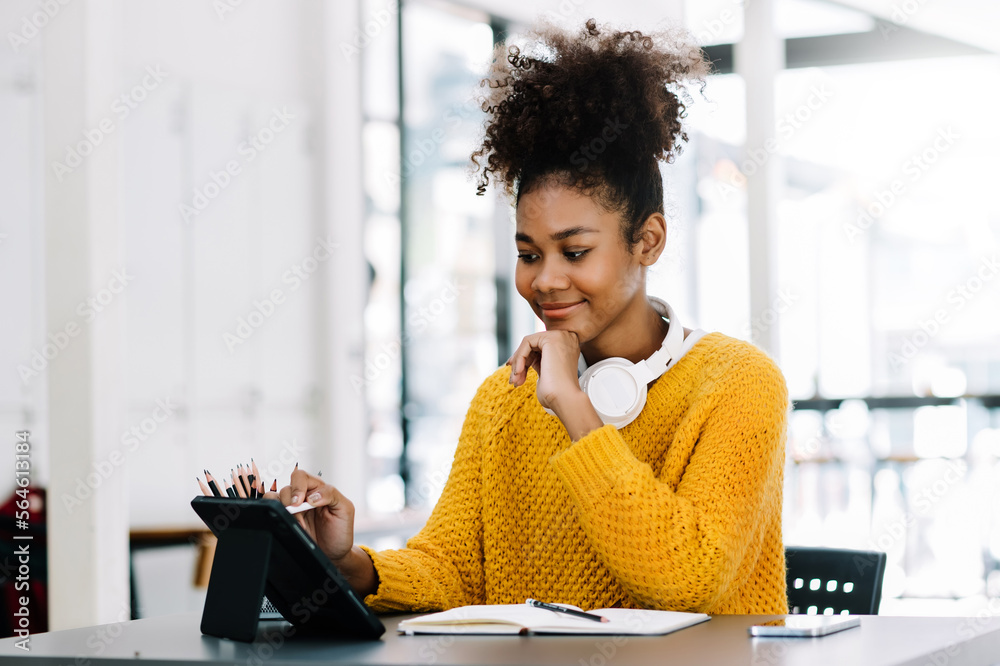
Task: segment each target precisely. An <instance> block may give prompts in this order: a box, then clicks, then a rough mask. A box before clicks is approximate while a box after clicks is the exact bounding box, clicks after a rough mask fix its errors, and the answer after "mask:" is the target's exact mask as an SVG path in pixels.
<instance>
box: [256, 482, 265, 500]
mask: <svg viewBox="0 0 1000 666" xmlns="http://www.w3.org/2000/svg"><path fill="white" fill-rule="evenodd" d="M263 496H264V479H257V497H263Z"/></svg>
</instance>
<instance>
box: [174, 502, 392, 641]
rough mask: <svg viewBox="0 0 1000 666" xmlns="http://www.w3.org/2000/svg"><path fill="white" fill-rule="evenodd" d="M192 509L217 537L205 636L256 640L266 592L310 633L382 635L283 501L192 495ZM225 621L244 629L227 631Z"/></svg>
mask: <svg viewBox="0 0 1000 666" xmlns="http://www.w3.org/2000/svg"><path fill="white" fill-rule="evenodd" d="M191 506H192V508H193V509H194V510H195V512H196V513H197V514H198V516H199V517H200V518H201V519H202V520H203V521H204V523H205V524H206V525H207V526H208V528H209V529H210V530H212V533H213V534H215V536H216V537H218V539H219V544H218V546H217V548H216V555H215V561H214V562H213V565H212V580H211V581H210V582H209V593H208V596H207V597H206V599H205V612H204V614H203V616H202V632H203V633H206V634H209V635H213V636H221V637H224V638H234V639H236V640H253V636H252V634H254V633H255V632H256V627H257V618H258V616H259V613H260V604H261V599H262V596H263V595H264V594H266V596H267V599H268V600H270V602H271V603H272V604H274V607H275V608H277V610H278V611H279V612H280V613H281V615H282V616H284V618H285V619H286V620H288V621H289V622H291V623H292V624H293V625H295V626H296V627H297V628H301V629H303V630H306V633H310V634H317V633H318V634H322V635H325V636H336V637H343V638H353V639H366V640H371V639H377V638H379V637H380V636H381V635H382V634H383V633H384V632H385V626H384V625H383V624H382V622H381V621H380V620H379V619H378V616H376V615H375V613H373V612H372V610H371V609H369V608H368V607H367V606H366V605H365V604H364V603H363V602H362V601H361V600H360V599H359V598H358V597H357V595H356V594H355V593H354V590H353V589H351V586H350V585H349V584H348V583H347V581H346V580H345V579H344V577H343V575H341V573H340V571H338V570H337V567H335V566H334V565H333V563H332V562H331V561H330V558H328V557H327V556H326V554H325V553H323V551H322V550H320V549H319V547H318V546H317V545H316V543H315V542H314V541H313V540H312V538H311V537H310V536H309V535H308V533H306V531H305V530H304V529H302V526H301V525H299V523H298V521H297V520H296V519H295V517H294V516H292V515H291V514H289V512H288V511H287V510H286V509H285V507H284V506H283V505H282V504H281V502H279V501H277V500H273V499H232V498H228V497H195V498H194V499H193V500H192V501H191ZM262 573H264V574H265V575H263V576H262V575H261V574H262ZM261 578H262V579H263V580H260V579H261ZM241 618H246V619H245V620H244V619H241ZM249 618H252V622H250V619H249ZM227 624H228V625H233V624H240V626H239V627H238V628H236V629H232V630H230V629H229V627H227ZM206 629H207V630H206Z"/></svg>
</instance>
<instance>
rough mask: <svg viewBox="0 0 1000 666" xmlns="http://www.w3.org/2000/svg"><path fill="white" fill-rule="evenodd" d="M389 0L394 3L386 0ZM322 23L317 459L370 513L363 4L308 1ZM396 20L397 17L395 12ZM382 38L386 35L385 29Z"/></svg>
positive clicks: (317, 57)
mask: <svg viewBox="0 0 1000 666" xmlns="http://www.w3.org/2000/svg"><path fill="white" fill-rule="evenodd" d="M387 6H388V5H387ZM306 16H313V17H315V20H316V26H317V27H316V28H315V29H312V28H310V27H309V26H308V25H307V26H305V27H304V29H305V30H308V31H310V36H309V38H308V39H307V40H304V48H305V49H307V50H311V54H308V57H310V58H312V59H313V62H312V65H313V66H314V67H315V69H313V70H311V73H312V75H313V77H314V81H315V83H316V84H317V85H316V86H315V90H317V91H318V92H319V94H318V95H317V96H316V97H314V98H313V105H314V110H315V114H314V119H315V120H314V123H315V126H314V130H315V132H314V135H313V136H314V137H315V144H316V154H315V169H316V179H315V181H314V183H315V188H316V193H317V194H316V197H315V198H314V201H315V202H316V216H317V224H316V229H317V233H319V234H322V235H323V236H324V237H325V236H327V235H329V237H330V238H331V239H332V240H333V241H334V242H335V243H337V244H338V245H339V247H338V248H337V250H336V251H335V255H334V259H333V261H332V262H331V265H330V267H329V268H328V269H327V270H324V271H323V272H322V273H321V275H322V276H323V278H322V279H323V282H322V283H321V286H320V289H318V290H317V291H318V298H319V302H318V303H317V307H318V317H317V320H318V327H319V328H318V332H319V336H318V340H319V342H318V349H317V373H318V375H319V377H318V384H319V386H320V390H321V394H322V401H321V407H320V418H319V432H318V437H317V442H318V447H319V448H318V451H317V456H316V461H317V465H318V466H319V468H320V469H322V470H323V478H324V479H329V483H331V484H333V485H335V486H336V487H337V488H338V489H340V491H341V492H343V493H344V494H345V495H346V496H347V497H348V498H350V500H351V501H352V502H353V503H354V505H355V507H356V509H357V511H358V513H359V514H362V513H364V511H365V488H366V486H367V480H368V470H367V465H366V461H367V446H368V431H369V427H368V414H367V410H366V408H365V395H364V390H360V391H359V390H357V389H356V387H355V386H354V385H352V383H351V378H352V377H354V378H355V379H356V378H359V377H364V305H365V300H366V298H367V285H368V266H367V263H366V262H365V256H364V250H363V248H364V228H363V223H364V210H365V202H364V188H363V183H362V173H361V129H362V124H363V117H362V104H361V59H362V57H363V55H362V54H360V53H359V52H358V51H357V49H355V48H354V45H355V44H356V42H357V34H358V33H357V28H358V26H359V25H360V23H361V21H360V2H359V1H358V0H350V1H346V2H336V3H333V2H320V3H316V4H310V5H308V6H307V9H306ZM391 20H393V21H394V20H395V16H392V17H391ZM381 38H387V37H386V36H385V35H382V36H381Z"/></svg>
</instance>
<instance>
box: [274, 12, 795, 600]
mask: <svg viewBox="0 0 1000 666" xmlns="http://www.w3.org/2000/svg"><path fill="white" fill-rule="evenodd" d="M534 40H535V45H536V50H535V51H532V52H531V53H525V54H522V53H521V52H520V51H519V50H518V49H517V48H515V47H510V48H509V50H507V51H504V50H503V49H502V48H501V50H499V51H498V55H499V57H498V58H497V59H496V62H495V63H494V67H493V69H492V70H491V72H490V75H489V78H488V79H487V80H486V81H484V83H486V84H488V87H487V88H485V90H487V93H486V99H485V102H484V109H485V110H486V111H487V113H488V114H489V120H488V123H487V126H486V131H485V138H484V141H483V144H482V146H481V148H480V149H479V150H478V151H477V152H476V153H474V155H473V159H474V161H475V163H476V164H477V166H478V167H479V168H480V170H481V174H480V191H481V192H482V191H484V190H485V186H486V185H487V184H488V182H489V180H490V178H491V177H492V178H494V179H497V180H499V181H500V182H501V183H503V185H504V187H505V190H506V191H507V192H508V193H509V194H510V195H512V197H513V198H514V201H515V205H516V211H517V215H516V226H517V229H516V235H515V240H516V242H517V248H518V256H517V269H516V283H517V290H518V293H520V295H521V296H522V297H523V298H524V299H525V300H526V301H527V302H528V303H529V304H530V305H531V308H532V309H533V310H534V311H535V314H536V315H537V316H538V317H539V319H541V321H542V322H543V323H544V324H545V331H543V332H541V333H535V334H532V335H529V336H527V337H525V338H524V339H523V340H522V341H521V343H520V345H519V346H518V348H517V350H516V351H515V352H514V353H513V354H512V355H511V357H510V360H509V361H508V363H507V365H505V366H504V367H501V368H499V369H498V370H497V371H496V372H494V373H493V375H492V376H490V377H489V378H487V379H486V381H484V382H483V384H482V385H481V386H480V388H479V390H478V391H477V392H476V395H475V397H474V398H473V400H472V404H471V405H470V406H469V411H468V413H467V415H466V418H465V423H464V425H463V428H462V432H461V436H460V439H459V443H458V448H457V451H456V453H455V459H454V462H453V465H452V469H451V473H450V476H449V478H448V481H447V483H446V485H445V488H444V490H443V492H442V495H441V498H440V500H439V501H438V504H437V506H436V507H435V508H434V511H433V513H432V515H431V517H430V519H429V520H428V521H427V524H426V525H425V526H424V528H423V529H422V530H421V531H420V533H419V534H417V535H416V536H414V537H413V538H412V539H410V540H409V542H408V543H407V547H406V548H404V549H400V550H390V551H381V552H375V551H372V550H371V549H369V548H367V547H364V546H358V545H355V544H354V541H353V519H354V509H353V506H352V504H351V503H350V501H349V500H348V499H347V498H345V497H344V496H343V495H342V494H341V493H340V492H338V491H337V489H336V488H334V487H332V486H329V485H327V484H325V483H324V482H323V481H322V479H320V478H318V477H316V476H313V475H310V474H307V473H306V472H304V471H302V470H297V471H296V472H294V473H293V474H292V479H291V485H289V486H287V487H285V488H283V489H282V490H281V491H280V494H279V497H280V499H281V501H282V502H283V503H285V504H286V505H287V504H295V505H297V504H300V503H301V502H302V501H305V500H308V501H309V502H310V503H312V504H316V505H320V508H319V509H316V510H314V511H307V512H304V513H300V514H298V516H299V519H300V520H301V521H302V522H303V525H304V526H305V527H306V529H307V530H308V531H309V532H310V534H311V535H313V537H314V538H315V539H316V541H317V543H318V544H319V546H320V547H321V548H322V549H323V551H324V552H326V553H327V555H329V556H330V558H331V560H332V561H333V562H334V563H335V564H336V565H337V567H338V568H339V569H340V570H341V571H342V572H343V573H344V574H345V576H346V577H347V579H348V580H349V582H350V584H351V585H352V586H353V587H354V589H355V591H356V592H358V593H359V594H360V595H362V596H363V597H364V599H365V602H366V603H367V604H369V605H370V606H371V607H373V608H374V609H376V610H379V611H396V610H413V611H427V610H440V609H445V608H450V607H454V606H460V605H466V604H491V603H523V602H524V600H525V599H526V598H529V597H532V598H537V599H542V600H545V601H554V602H564V603H572V604H576V605H578V606H581V607H583V608H585V609H587V608H601V607H610V606H623V607H633V608H653V609H669V610H683V611H700V612H707V613H785V612H787V601H786V596H785V595H786V592H785V560H784V548H783V545H782V538H781V504H782V502H781V498H782V469H783V465H784V460H785V455H784V442H785V428H786V419H787V408H788V396H787V391H786V387H785V382H784V378H783V377H782V374H781V372H780V370H779V369H778V368H777V366H776V365H775V363H774V362H773V361H772V360H771V359H770V358H769V357H768V356H767V355H766V354H764V353H763V352H761V351H759V350H758V349H757V348H755V347H754V346H752V345H750V344H748V343H745V342H742V341H739V340H736V339H733V338H730V337H727V336H725V335H723V334H721V333H708V334H705V333H704V332H703V331H691V330H690V329H683V328H681V325H680V323H679V321H678V319H677V317H676V316H674V315H673V311H672V309H670V308H669V306H667V305H666V304H665V303H663V302H662V301H658V300H657V299H650V298H649V297H647V295H646V288H645V287H646V269H647V268H648V267H649V266H651V265H653V264H654V263H655V262H656V260H657V259H658V258H659V256H660V254H661V253H662V251H663V249H664V244H665V242H666V237H667V224H666V220H665V218H664V208H663V186H662V182H661V177H660V172H659V169H658V160H666V161H668V162H669V161H671V160H672V158H673V156H674V154H675V153H676V152H677V151H678V150H679V145H678V142H679V141H683V140H686V138H687V137H686V136H685V134H684V132H683V131H682V129H681V124H680V122H681V119H682V118H683V116H684V105H683V104H682V102H681V101H680V99H679V97H678V93H679V92H682V91H681V89H680V85H682V84H683V83H684V82H685V81H688V80H694V81H702V82H703V79H704V76H705V75H706V73H707V65H706V63H705V61H704V60H703V55H702V53H701V51H700V49H698V48H697V47H694V46H690V45H687V44H685V43H684V42H683V41H682V40H678V39H675V38H674V37H673V36H672V35H671V34H656V35H644V34H642V33H639V32H615V31H606V30H602V29H599V28H598V27H597V25H596V24H595V23H594V22H593V21H589V22H588V23H587V25H586V28H585V29H584V30H583V31H582V34H580V35H570V34H566V33H564V32H561V31H559V30H556V29H553V28H546V29H543V30H541V31H540V32H537V33H535V34H534ZM613 358H616V359H619V360H618V361H611V362H610V364H611V365H616V364H617V367H618V368H619V369H618V370H610V371H607V372H605V370H603V369H602V372H604V379H603V380H601V381H598V379H597V377H598V374H599V373H596V370H597V369H598V368H605V366H606V365H607V364H608V363H605V364H603V365H601V366H595V364H597V363H598V362H601V361H606V360H607V359H613ZM621 359H624V360H621ZM647 360H648V363H647V362H646V361H647ZM633 364H638V365H636V366H635V367H632V366H633ZM649 366H652V368H650V367H649ZM629 368H631V370H629ZM581 372H582V373H583V378H584V379H587V378H588V372H594V373H595V374H594V375H593V376H592V377H591V378H590V379H589V380H588V381H589V382H590V383H589V384H588V388H587V390H586V391H585V390H584V389H583V388H582V386H581V377H580V376H579V375H580V373H581ZM633 375H634V376H635V377H636V378H637V379H635V380H633V379H631V377H633ZM630 382H633V383H634V384H635V386H633V385H632V384H630ZM633 389H637V392H638V394H640V395H638V396H632V395H631V392H632V391H633ZM642 389H647V395H646V398H645V401H644V402H642V400H641V393H642ZM633 397H635V400H633ZM631 402H635V403H636V404H635V405H631V409H630V405H620V404H618V403H631ZM616 409H619V410H620V411H621V412H623V413H619V414H613V413H612V412H615V410H616Z"/></svg>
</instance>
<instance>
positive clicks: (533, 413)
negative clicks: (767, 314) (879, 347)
mask: <svg viewBox="0 0 1000 666" xmlns="http://www.w3.org/2000/svg"><path fill="white" fill-rule="evenodd" d="M509 377H510V368H509V367H507V366H504V367H501V368H499V369H498V370H497V371H496V372H494V373H493V374H492V375H491V376H490V377H489V378H488V379H487V380H486V381H484V382H483V384H482V385H481V386H480V387H479V390H478V391H477V392H476V395H475V398H473V400H472V404H471V405H470V407H469V411H468V413H467V415H466V418H465V423H464V425H463V427H462V433H461V436H460V438H459V442H458V448H457V450H456V452H455V459H454V462H453V464H452V469H451V473H450V475H449V477H448V481H447V483H446V484H445V488H444V490H443V492H442V495H441V498H440V500H439V501H438V503H437V506H435V508H434V511H433V512H432V514H431V516H430V518H429V519H428V521H427V524H426V525H425V526H424V528H423V529H422V530H421V531H420V532H419V533H418V534H417V535H415V536H414V537H413V538H411V539H410V540H409V541H408V542H407V547H406V548H403V549H400V550H385V551H373V550H371V549H369V548H367V547H363V548H364V549H365V551H366V552H368V554H369V555H371V558H372V561H373V562H374V564H375V569H376V571H377V573H378V577H379V587H378V590H377V591H376V593H375V594H372V595H369V596H368V597H367V598H366V599H365V602H366V603H367V604H368V605H369V606H371V607H372V608H373V609H375V610H376V611H401V610H410V611H430V610H441V609H447V608H452V607H455V606H462V605H467V604H510V603H523V602H524V600H525V599H526V598H528V597H532V598H536V599H542V600H544V601H551V602H562V603H571V604H575V605H577V606H580V607H582V608H584V609H592V608H605V607H611V606H616V605H620V606H623V607H626V608H653V609H665V610H682V611H697V612H705V613H715V614H718V613H786V612H787V608H788V606H787V597H786V591H785V557H784V547H783V545H782V539H781V491H782V472H783V466H784V461H785V428H786V423H787V410H788V407H789V403H788V394H787V389H786V387H785V381H784V377H783V376H782V374H781V371H780V370H779V369H778V367H777V365H776V364H775V363H774V362H773V361H772V360H771V359H770V358H769V357H768V356H767V355H766V354H765V353H764V352H762V351H760V350H759V349H757V348H756V347H754V346H753V345H750V344H748V343H746V342H742V341H740V340H736V339H734V338H731V337H728V336H726V335H723V334H722V333H709V334H707V335H705V336H704V337H703V338H702V339H701V340H699V341H698V342H697V343H696V344H695V345H694V346H693V347H692V348H691V349H690V350H689V351H688V352H687V353H686V354H685V355H684V356H683V357H682V358H681V359H680V360H679V361H678V362H677V364H676V365H675V366H674V367H672V368H671V369H670V370H668V371H667V372H666V374H664V375H662V376H661V377H660V378H659V379H658V380H656V382H655V383H654V384H653V385H652V386H651V387H650V389H649V396H648V399H647V401H646V406H645V408H644V409H643V411H642V413H641V414H640V415H639V417H638V418H637V419H636V420H635V421H633V422H632V423H630V424H629V425H627V426H625V427H624V428H622V429H620V430H618V429H616V428H615V427H614V426H612V425H605V426H604V427H602V428H599V429H597V430H594V431H592V432H590V433H589V434H587V435H586V436H585V437H583V438H581V439H580V440H579V441H577V442H575V443H574V442H571V441H570V438H569V436H568V435H567V434H566V429H565V428H564V427H563V425H562V423H561V422H560V421H559V419H557V418H556V417H554V416H550V415H548V414H546V413H545V411H544V410H543V409H542V406H541V405H540V404H539V402H538V400H537V398H536V397H535V383H536V381H537V378H538V376H537V375H536V374H535V372H534V370H531V371H529V372H528V378H527V381H526V382H525V383H524V384H523V385H521V386H519V387H516V388H515V387H514V386H513V385H511V384H509V383H508V378H509Z"/></svg>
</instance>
